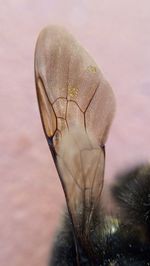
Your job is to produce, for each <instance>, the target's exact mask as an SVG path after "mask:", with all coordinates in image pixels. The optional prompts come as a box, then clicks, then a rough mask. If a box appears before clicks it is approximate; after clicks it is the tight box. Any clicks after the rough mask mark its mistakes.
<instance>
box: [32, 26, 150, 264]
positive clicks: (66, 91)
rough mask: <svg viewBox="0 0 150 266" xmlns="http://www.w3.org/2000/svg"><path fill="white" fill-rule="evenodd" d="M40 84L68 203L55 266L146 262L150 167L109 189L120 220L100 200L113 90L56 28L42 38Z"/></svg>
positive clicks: (45, 124) (38, 48) (38, 55)
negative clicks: (108, 212) (147, 185)
mask: <svg viewBox="0 0 150 266" xmlns="http://www.w3.org/2000/svg"><path fill="white" fill-rule="evenodd" d="M35 82H36V89H37V98H38V103H39V109H40V114H41V120H42V124H43V129H44V132H45V136H46V138H47V141H48V144H49V147H50V150H51V152H52V156H53V159H54V162H55V165H56V168H57V171H58V175H59V178H60V180H61V183H62V187H63V190H64V194H65V198H66V203H67V212H66V216H65V218H64V225H63V228H62V230H61V232H60V233H59V235H58V237H57V241H56V243H55V245H54V250H53V254H52V259H51V263H50V265H54V266H55V265H149V264H148V263H149V257H150V255H148V254H149V244H148V243H149V235H148V232H149V217H150V215H149V211H150V207H149V206H150V205H149V203H150V199H149V191H148V189H147V190H146V194H144V185H145V183H144V182H149V178H150V176H149V175H150V174H149V173H150V168H149V167H148V166H147V167H145V166H141V167H140V168H137V169H136V170H134V171H131V172H129V173H128V174H127V176H125V177H123V179H122V183H121V182H120V183H119V182H118V185H116V186H115V187H114V188H113V189H112V191H113V195H114V199H115V200H116V204H118V206H120V208H121V211H120V215H119V216H118V215H117V216H113V215H112V216H107V215H106V213H105V209H104V207H103V206H102V202H101V194H102V189H103V181H104V166H105V143H106V140H107V136H108V132H109V128H110V125H111V122H112V119H113V116H114V112H115V99H114V95H113V92H112V89H111V87H110V85H109V84H108V82H107V81H106V80H105V79H104V77H103V75H102V73H101V71H100V70H99V68H98V67H97V65H96V63H95V62H94V61H93V59H92V58H91V57H90V56H89V55H88V53H87V52H86V51H85V50H84V49H83V48H82V47H81V46H80V45H79V44H78V43H77V42H76V41H75V40H74V38H73V37H72V36H71V35H70V34H68V33H67V32H66V31H65V30H63V29H62V28H60V27H56V26H49V27H47V28H45V29H44V30H43V31H42V32H41V33H40V35H39V38H38V41H37V45H36V50H35ZM142 177H143V178H142ZM141 180H144V181H142V182H143V183H142V182H141ZM149 183H150V182H149ZM129 184H130V185H131V186H129ZM131 187H133V190H132V191H130V190H131ZM135 190H136V193H137V194H136V193H135ZM140 193H141V194H140ZM128 194H129V195H130V197H129V195H128ZM135 194H136V196H135ZM139 195H140V197H143V202H142V203H141V202H140V198H139ZM144 195H145V196H144ZM139 207H140V209H139ZM136 216H139V217H140V219H139V222H138V221H137V220H136V219H135V217H136ZM142 218H143V219H142ZM144 219H145V220H144ZM142 263H145V264H142ZM146 263H147V264H146Z"/></svg>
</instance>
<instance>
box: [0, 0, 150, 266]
mask: <svg viewBox="0 0 150 266" xmlns="http://www.w3.org/2000/svg"><path fill="white" fill-rule="evenodd" d="M149 10H150V3H149V0H139V1H137V0H122V1H120V0H113V1H111V0H106V1H104V0H102V1H99V0H94V1H90V0H88V1H84V0H80V1H70V0H66V1H65V0H64V1H61V0H55V1H52V0H51V1H50V0H44V1H40V0H36V1H35V0H5V1H0V99H1V104H0V119H1V121H0V125H1V134H0V147H1V148H0V158H1V159H0V171H1V179H0V187H1V192H0V265H1V266H5V265H6V266H9V265H10V266H26V265H29V266H46V265H47V261H48V256H49V251H50V247H51V244H52V240H53V235H54V232H55V230H56V227H57V224H58V220H59V216H60V214H61V212H62V202H64V199H63V193H62V189H61V186H60V182H59V180H58V176H57V173H56V170H55V168H54V164H53V162H52V158H51V156H50V152H49V150H48V146H47V143H46V141H45V137H44V134H43V131H42V127H41V122H40V117H39V112H38V106H37V101H36V94H35V85H34V71H33V58H34V47H35V42H36V39H37V36H38V33H39V31H40V30H41V29H42V28H43V27H44V26H45V25H47V24H50V23H53V24H61V25H64V26H65V27H66V28H67V29H68V30H70V31H71V32H72V33H73V35H74V36H75V37H76V38H77V39H78V40H79V41H80V42H81V43H82V45H83V46H84V47H86V48H87V50H88V51H89V52H90V54H91V55H92V56H93V57H94V59H95V60H96V62H97V63H98V64H99V66H100V68H101V69H102V71H103V73H104V75H105V77H106V78H107V80H108V81H109V82H110V84H111V85H112V87H113V90H114V93H115V95H116V100H117V113H116V118H115V121H114V123H113V126H112V128H111V132H110V137H109V140H108V142H107V161H106V178H107V179H106V181H105V182H106V184H107V183H109V182H110V180H111V178H112V177H113V176H114V174H115V173H116V172H118V170H120V169H122V168H125V167H127V166H128V165H133V164H135V163H136V162H139V161H141V160H142V161H144V160H149V158H150V143H149V135H150V123H149V121H150V104H149V103H150V75H149V70H150V52H149V48H150V12H149Z"/></svg>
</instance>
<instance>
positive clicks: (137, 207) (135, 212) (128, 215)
mask: <svg viewBox="0 0 150 266" xmlns="http://www.w3.org/2000/svg"><path fill="white" fill-rule="evenodd" d="M112 193H113V197H114V198H115V200H116V201H117V202H118V204H119V206H120V211H121V215H122V216H123V218H125V219H126V220H127V221H128V222H130V223H134V224H136V225H144V226H147V227H148V228H150V165H141V166H138V167H135V168H134V169H132V170H130V171H128V172H126V173H124V174H123V175H120V176H118V178H117V184H116V185H115V186H113V188H112Z"/></svg>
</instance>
